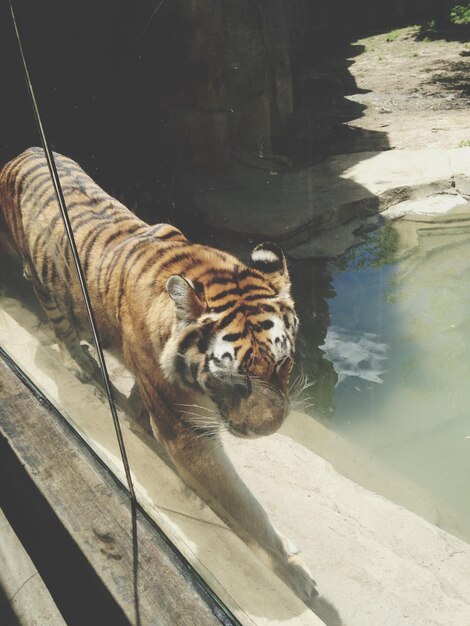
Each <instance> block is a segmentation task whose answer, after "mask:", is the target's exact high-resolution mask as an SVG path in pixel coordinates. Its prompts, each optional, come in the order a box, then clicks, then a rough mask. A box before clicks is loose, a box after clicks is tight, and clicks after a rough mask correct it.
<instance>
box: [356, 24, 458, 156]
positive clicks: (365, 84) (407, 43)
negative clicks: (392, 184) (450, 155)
mask: <svg viewBox="0 0 470 626" xmlns="http://www.w3.org/2000/svg"><path fill="white" fill-rule="evenodd" d="M418 30H419V29H418V27H410V28H404V29H401V30H396V31H392V32H391V33H387V34H380V35H376V36H373V37H368V38H366V39H361V40H359V41H357V42H356V45H358V46H362V47H364V51H363V52H362V53H361V54H359V55H358V56H355V57H354V58H352V59H351V62H352V65H351V66H350V68H349V71H350V72H351V74H352V75H353V77H354V79H355V80H356V83H357V86H358V87H359V88H360V90H361V91H362V93H359V94H355V95H352V96H348V99H349V100H351V101H353V102H355V103H358V104H360V105H362V106H364V107H365V109H364V110H363V115H362V117H359V118H357V119H355V120H352V121H350V122H348V124H347V125H348V126H349V129H350V130H351V134H350V137H349V142H350V144H351V140H352V144H353V145H350V146H349V149H348V150H347V151H348V152H351V151H354V152H356V151H362V150H375V149H377V145H378V138H379V137H380V144H381V145H383V144H384V139H386V141H387V142H388V144H389V147H390V148H399V149H404V148H457V147H463V146H470V43H465V42H462V41H447V40H445V39H438V38H436V39H430V38H429V37H425V38H424V39H421V40H420V39H419V38H418V37H417V34H418ZM378 133H386V138H385V137H384V136H383V135H379V134H378Z"/></svg>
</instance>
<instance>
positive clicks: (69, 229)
mask: <svg viewBox="0 0 470 626" xmlns="http://www.w3.org/2000/svg"><path fill="white" fill-rule="evenodd" d="M9 5H10V12H11V18H12V21H13V26H14V29H15V34H16V41H17V43H18V48H19V51H20V56H21V62H22V65H23V73H24V78H25V81H26V86H27V88H28V93H29V97H30V99H31V104H32V107H33V112H34V117H35V119H36V125H37V128H38V131H39V135H40V137H41V143H42V147H43V148H44V153H45V155H46V159H47V165H48V167H49V172H50V175H51V179H52V183H53V185H54V189H55V193H56V196H57V201H58V203H59V207H60V212H61V215H62V220H63V222H64V227H65V231H66V234H67V239H68V241H69V244H70V249H71V251H72V256H73V261H74V265H75V268H76V270H77V275H78V280H79V283H80V288H81V290H82V294H83V300H84V302H85V307H86V311H87V315H88V320H89V323H90V327H91V332H92V335H93V339H94V342H95V345H96V351H97V353H98V362H99V364H100V368H101V372H102V374H103V380H104V385H105V390H106V395H107V397H108V403H109V408H110V410H111V415H112V417H113V422H114V428H115V431H116V437H117V440H118V444H119V451H120V453H121V459H122V464H123V466H124V471H125V475H126V480H127V486H128V489H129V494H130V497H131V500H132V502H133V503H134V504H135V503H136V496H135V491H134V485H133V483H132V476H131V470H130V466H129V460H128V458H127V452H126V447H125V444H124V438H123V436H122V431H121V425H120V423H119V417H118V414H117V411H116V406H115V404H114V400H113V396H112V392H111V384H110V380H109V374H108V369H107V367H106V361H105V358H104V353H103V348H102V347H101V342H100V339H99V336H98V329H97V326H96V322H95V316H94V314H93V309H92V306H91V302H90V296H89V294H88V289H87V286H86V281H85V276H84V273H83V269H82V265H81V263H80V258H79V256H78V251H77V246H76V243H75V237H74V235H73V231H72V226H71V224H70V220H69V216H68V212H67V208H66V204H65V200H64V195H63V193H62V187H61V184H60V180H59V176H58V174H57V168H56V164H55V160H54V156H53V154H52V151H51V149H50V147H49V143H48V141H47V138H46V134H45V132H44V127H43V125H42V121H41V116H40V114H39V108H38V105H37V102H36V97H35V95H34V90H33V86H32V83H31V78H30V75H29V71H28V66H27V64H26V58H25V55H24V52H23V46H22V44H21V37H20V33H19V30H18V25H17V22H16V17H15V12H14V10H13V4H12V0H9Z"/></svg>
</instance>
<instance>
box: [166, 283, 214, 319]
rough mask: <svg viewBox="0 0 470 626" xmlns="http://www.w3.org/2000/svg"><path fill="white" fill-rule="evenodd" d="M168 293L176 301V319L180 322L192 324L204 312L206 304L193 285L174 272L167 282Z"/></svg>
mask: <svg viewBox="0 0 470 626" xmlns="http://www.w3.org/2000/svg"><path fill="white" fill-rule="evenodd" d="M166 290H167V292H168V295H169V296H170V298H171V299H172V300H173V302H174V303H175V309H176V319H177V320H178V322H179V323H180V324H183V325H186V324H190V323H191V322H193V321H194V320H196V319H197V318H198V317H199V316H200V315H202V313H204V309H205V305H204V302H203V301H202V300H201V298H200V297H199V294H198V293H197V291H196V289H195V288H194V287H193V285H192V284H191V283H190V282H189V281H188V280H186V278H183V276H179V275H177V274H174V275H173V276H170V278H169V279H168V280H167V283H166Z"/></svg>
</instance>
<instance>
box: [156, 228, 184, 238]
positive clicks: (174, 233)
mask: <svg viewBox="0 0 470 626" xmlns="http://www.w3.org/2000/svg"><path fill="white" fill-rule="evenodd" d="M155 234H156V235H157V237H158V238H159V239H172V238H173V237H179V236H180V235H182V234H183V233H182V232H181V231H179V230H172V231H170V232H169V233H166V234H165V235H158V231H157V233H155ZM183 236H184V235H183Z"/></svg>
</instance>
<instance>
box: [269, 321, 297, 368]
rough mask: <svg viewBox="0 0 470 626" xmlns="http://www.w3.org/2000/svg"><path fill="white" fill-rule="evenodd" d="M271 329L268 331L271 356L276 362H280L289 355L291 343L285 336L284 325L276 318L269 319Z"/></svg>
mask: <svg viewBox="0 0 470 626" xmlns="http://www.w3.org/2000/svg"><path fill="white" fill-rule="evenodd" d="M271 321H272V322H273V327H272V328H271V329H270V330H269V337H270V339H271V342H272V343H271V346H272V350H273V355H274V358H275V360H276V361H280V360H281V359H282V358H284V357H285V356H289V355H290V353H291V348H292V346H291V342H290V339H289V337H288V336H287V333H286V329H285V327H284V323H283V322H282V321H281V320H280V319H279V318H277V317H273V318H271Z"/></svg>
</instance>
